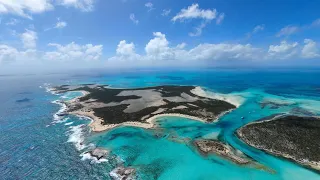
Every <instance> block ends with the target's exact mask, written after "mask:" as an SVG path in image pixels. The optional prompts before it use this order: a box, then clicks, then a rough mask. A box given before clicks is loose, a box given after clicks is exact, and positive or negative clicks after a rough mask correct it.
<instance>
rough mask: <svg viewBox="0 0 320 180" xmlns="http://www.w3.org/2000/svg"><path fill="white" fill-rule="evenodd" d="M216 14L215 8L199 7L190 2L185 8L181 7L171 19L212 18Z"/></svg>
mask: <svg viewBox="0 0 320 180" xmlns="http://www.w3.org/2000/svg"><path fill="white" fill-rule="evenodd" d="M216 16H217V10H216V9H212V10H211V9H207V10H204V9H199V5H198V4H192V5H191V6H189V7H188V8H187V9H181V11H180V12H179V13H178V14H177V15H176V16H174V17H173V18H172V21H177V20H180V21H184V20H186V19H205V20H212V19H215V18H216Z"/></svg>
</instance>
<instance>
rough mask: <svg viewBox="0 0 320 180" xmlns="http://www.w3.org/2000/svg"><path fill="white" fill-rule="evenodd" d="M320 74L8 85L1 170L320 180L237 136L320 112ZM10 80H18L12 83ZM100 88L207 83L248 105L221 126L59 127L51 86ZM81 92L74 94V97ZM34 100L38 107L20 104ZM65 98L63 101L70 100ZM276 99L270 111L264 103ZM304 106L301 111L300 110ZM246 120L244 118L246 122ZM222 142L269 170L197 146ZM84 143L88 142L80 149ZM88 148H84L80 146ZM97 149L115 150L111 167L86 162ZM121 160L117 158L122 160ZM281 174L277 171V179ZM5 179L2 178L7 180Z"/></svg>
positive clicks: (77, 122) (178, 75)
mask: <svg viewBox="0 0 320 180" xmlns="http://www.w3.org/2000/svg"><path fill="white" fill-rule="evenodd" d="M319 76H320V72H319V71H305V72H302V71H299V72H295V71H279V72H277V71H276V72H270V71H267V72H255V71H229V70H228V71H217V70H214V71H210V70H201V71H200V70H199V71H178V72H177V71H172V72H163V71H148V72H144V71H142V72H132V73H131V72H127V73H118V74H110V73H100V74H99V75H85V76H83V75H81V76H80V75H79V76H66V75H63V76H62V75H61V76H58V77H57V75H55V76H54V77H51V76H50V78H49V76H48V77H42V78H37V80H36V81H35V80H34V79H32V78H31V77H30V81H26V80H25V79H23V78H21V81H18V80H17V79H18V78H11V79H10V78H9V79H4V78H2V79H0V80H1V83H5V84H9V85H10V86H2V87H0V91H1V95H0V99H1V102H4V103H2V104H0V105H1V109H0V113H1V117H0V120H1V127H0V129H1V132H0V133H1V136H0V140H1V141H0V142H1V144H0V145H1V146H0V150H1V153H0V160H1V166H0V170H1V172H2V175H3V176H2V177H3V178H4V179H14V178H19V179H28V178H29V179H30V178H32V179H43V178H47V177H50V178H53V179H63V178H65V177H68V178H69V179H87V178H95V179H109V178H110V177H109V176H108V172H110V170H112V169H113V168H115V167H116V166H117V165H118V164H117V163H119V162H123V163H124V165H125V166H133V167H135V168H137V170H138V176H139V177H140V178H143V179H155V178H157V179H172V178H173V177H174V178H175V179H320V175H319V174H317V173H315V172H313V171H310V170H308V169H305V168H303V167H301V166H299V165H296V164H294V163H292V162H290V161H287V160H284V159H279V158H277V157H273V156H271V155H268V154H266V153H264V152H262V151H259V150H255V149H253V148H251V147H248V146H247V145H245V144H243V143H242V142H241V141H239V140H238V139H237V138H236V137H235V136H234V134H233V133H234V130H236V129H237V128H239V127H240V126H242V125H244V124H246V123H248V122H251V121H255V120H258V119H260V118H264V117H268V116H270V115H273V114H277V113H288V112H290V113H297V114H301V113H312V114H314V115H319V109H320V101H319V100H320V98H319V97H320V96H319V95H320V93H319V87H320V81H318V78H317V77H319ZM10 82H16V83H14V84H12V83H11V84H10ZM48 82H49V83H53V84H70V83H74V84H79V83H99V84H108V85H111V86H112V87H122V88H128V87H145V86H154V85H160V84H180V85H200V86H202V87H205V88H206V89H207V90H208V91H212V92H219V93H224V94H231V95H237V96H241V97H243V98H244V99H245V101H244V103H243V104H242V106H240V107H239V108H238V109H236V110H234V111H233V112H231V113H229V114H227V115H226V116H223V117H222V118H221V119H220V121H219V122H217V123H212V124H205V123H201V122H197V121H193V120H189V119H181V118H174V117H168V118H161V119H159V121H158V123H159V128H156V129H154V130H145V129H141V128H133V127H120V128H116V129H114V130H112V131H109V132H104V133H92V132H90V130H89V129H88V128H87V127H86V125H87V124H88V123H89V121H88V120H86V119H83V118H82V119H81V118H80V119H79V118H78V117H75V116H69V117H67V119H64V120H63V121H59V122H56V121H54V120H53V115H54V114H55V113H56V112H57V111H58V109H59V108H60V107H59V106H58V105H55V104H52V103H51V102H52V101H53V100H56V99H59V98H60V96H63V95H60V96H56V95H51V94H49V93H46V92H45V89H43V88H42V89H41V88H39V86H43V84H44V83H48ZM78 95H80V94H79V93H71V94H67V96H65V97H64V98H67V99H72V98H74V97H75V96H78ZM25 98H28V99H30V101H28V102H21V103H17V100H18V102H19V100H21V99H25ZM62 98H63V97H62ZM264 101H271V102H272V103H275V104H282V105H278V106H276V107H275V106H274V104H272V103H269V104H268V105H265V106H264V107H262V106H261V104H260V103H261V102H264ZM297 108H298V110H297ZM242 116H243V117H244V119H241V117H242ZM199 137H204V138H211V139H217V138H218V139H220V140H222V141H225V142H227V143H229V144H230V145H232V146H233V147H235V148H237V149H239V150H241V151H243V152H244V153H246V154H247V155H249V156H251V157H252V158H254V159H255V160H256V161H258V162H259V163H261V164H263V165H265V166H266V167H267V169H263V170H262V169H261V168H259V167H258V168H257V167H249V166H238V165H236V164H234V163H232V162H230V161H228V160H225V159H223V158H221V157H217V156H214V155H212V156H210V157H203V156H202V155H200V154H199V153H198V152H197V151H196V150H195V149H194V147H193V146H191V145H190V141H191V140H192V139H194V138H199ZM81 139H83V140H84V142H83V144H80V141H81ZM79 145H80V147H81V145H83V146H85V147H84V149H81V148H80V149H81V150H78V149H79V148H78V146H79ZM91 146H102V147H106V148H108V149H110V150H111V157H110V159H108V162H103V163H96V162H92V160H90V159H85V158H83V156H82V155H83V154H82V153H83V152H85V151H86V149H87V148H90V147H91ZM114 157H116V158H114ZM274 172H275V173H274ZM0 179H1V178H0Z"/></svg>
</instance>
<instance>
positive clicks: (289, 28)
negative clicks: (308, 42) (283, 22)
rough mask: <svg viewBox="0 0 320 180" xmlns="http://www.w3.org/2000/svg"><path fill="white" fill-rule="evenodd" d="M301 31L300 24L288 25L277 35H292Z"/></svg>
mask: <svg viewBox="0 0 320 180" xmlns="http://www.w3.org/2000/svg"><path fill="white" fill-rule="evenodd" d="M298 31H299V27H298V26H291V25H290V26H286V27H284V28H282V29H281V30H280V31H279V32H278V33H277V34H276V36H277V37H281V36H290V35H292V34H294V33H297V32H298Z"/></svg>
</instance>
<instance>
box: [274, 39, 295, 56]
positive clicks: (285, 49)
mask: <svg viewBox="0 0 320 180" xmlns="http://www.w3.org/2000/svg"><path fill="white" fill-rule="evenodd" d="M297 47H298V42H294V43H291V44H290V43H287V41H281V43H280V45H270V46H269V50H268V53H269V56H270V57H274V58H278V59H288V58H290V57H293V56H294V55H297V53H298V48H297Z"/></svg>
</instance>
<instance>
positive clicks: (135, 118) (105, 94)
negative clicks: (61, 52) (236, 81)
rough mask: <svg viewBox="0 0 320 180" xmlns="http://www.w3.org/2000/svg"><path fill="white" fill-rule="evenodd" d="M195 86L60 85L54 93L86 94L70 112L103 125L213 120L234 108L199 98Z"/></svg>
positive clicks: (75, 103)
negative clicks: (168, 118) (173, 118)
mask: <svg viewBox="0 0 320 180" xmlns="http://www.w3.org/2000/svg"><path fill="white" fill-rule="evenodd" d="M193 89H195V87H194V86H156V87H147V88H136V89H112V88H108V87H105V86H100V85H91V84H88V85H81V86H71V85H70V86H69V85H63V86H59V87H56V88H55V90H54V91H56V92H58V93H64V92H68V91H86V92H88V94H87V95H86V96H83V97H81V98H79V99H78V101H74V102H72V103H69V104H67V106H68V108H69V111H86V112H88V111H93V113H94V116H96V117H99V118H101V119H103V123H102V124H103V125H107V124H120V123H123V122H128V121H130V122H145V120H146V119H148V118H150V117H152V116H154V115H157V114H167V113H170V114H183V115H189V116H194V117H198V118H201V119H203V120H204V121H207V122H212V121H214V120H215V119H216V118H217V117H218V116H219V115H221V114H222V113H225V112H227V111H229V110H232V109H235V108H236V107H235V106H234V105H232V104H230V103H228V102H225V101H221V100H216V99H209V98H205V97H200V96H198V95H196V94H193V93H192V90H193Z"/></svg>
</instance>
